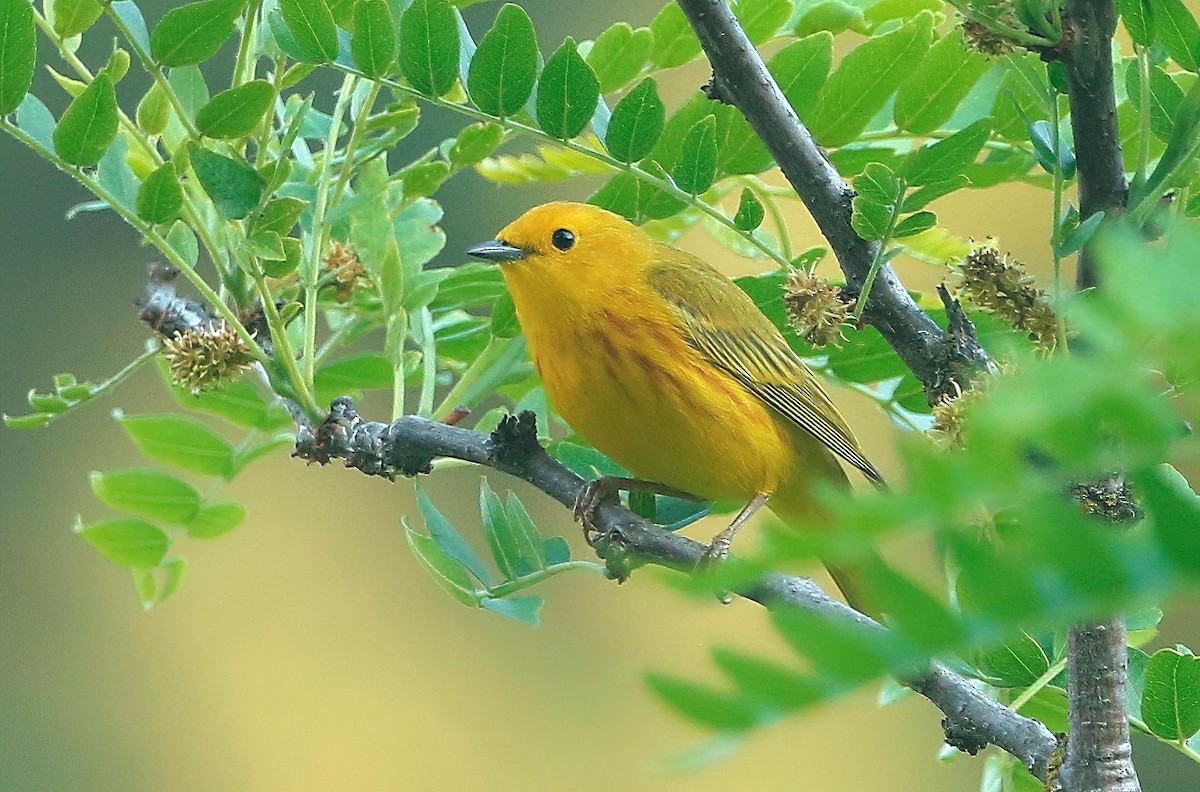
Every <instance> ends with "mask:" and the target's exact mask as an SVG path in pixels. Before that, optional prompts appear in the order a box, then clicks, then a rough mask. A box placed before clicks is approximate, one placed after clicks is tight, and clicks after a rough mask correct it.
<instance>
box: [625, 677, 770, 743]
mask: <svg viewBox="0 0 1200 792" xmlns="http://www.w3.org/2000/svg"><path fill="white" fill-rule="evenodd" d="M646 684H648V685H649V686H650V689H651V690H653V691H654V693H655V694H656V695H657V696H658V697H659V698H661V699H662V700H663V701H664V702H666V703H667V705H668V706H670V707H671V709H673V710H675V711H676V712H678V713H679V714H681V715H683V716H684V717H685V718H687V719H689V720H692V721H695V722H696V723H699V724H700V725H701V726H707V727H708V728H710V729H716V730H717V731H727V732H739V731H746V730H747V729H749V728H751V727H752V726H754V724H755V721H756V718H755V714H754V706H753V705H752V704H751V703H750V702H748V701H745V700H744V699H741V698H739V697H737V696H735V695H731V694H729V693H722V692H720V691H717V690H713V689H712V688H710V687H706V686H704V685H697V684H696V683H694V682H686V681H684V680H682V679H675V678H674V677H669V676H666V675H664V674H655V673H649V674H646Z"/></svg>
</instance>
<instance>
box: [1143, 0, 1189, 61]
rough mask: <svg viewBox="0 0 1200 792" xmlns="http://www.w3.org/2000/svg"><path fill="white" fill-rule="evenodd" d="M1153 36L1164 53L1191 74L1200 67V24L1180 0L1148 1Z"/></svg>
mask: <svg viewBox="0 0 1200 792" xmlns="http://www.w3.org/2000/svg"><path fill="white" fill-rule="evenodd" d="M1150 11H1151V16H1152V17H1153V20H1154V33H1155V38H1157V39H1158V40H1159V41H1160V42H1162V45H1163V46H1164V47H1166V48H1167V53H1168V54H1169V55H1170V56H1171V57H1172V58H1173V59H1174V61H1175V62H1176V63H1178V64H1179V65H1180V66H1182V67H1183V68H1185V69H1187V70H1188V71H1190V72H1194V71H1196V70H1197V67H1198V66H1200V25H1197V24H1196V18H1195V17H1193V16H1192V13H1191V11H1189V10H1188V8H1187V6H1186V5H1184V4H1183V0H1150Z"/></svg>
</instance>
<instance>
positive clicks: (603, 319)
mask: <svg viewBox="0 0 1200 792" xmlns="http://www.w3.org/2000/svg"><path fill="white" fill-rule="evenodd" d="M468 253H469V254H470V255H472V256H475V257H477V258H482V259H486V260H490V261H495V262H497V263H498V264H499V265H500V269H501V272H502V273H503V275H504V279H505V281H506V283H507V284H508V288H509V291H510V292H511V293H512V298H513V303H514V305H515V306H516V309H517V316H518V318H519V319H520V321H521V327H522V328H523V330H524V332H525V337H526V339H527V340H528V343H529V349H530V352H531V354H532V357H533V361H534V365H535V366H536V367H537V370H538V373H539V375H540V376H541V378H542V382H543V383H544V384H545V386H546V393H547V394H548V395H549V397H550V399H551V400H552V401H553V402H554V404H555V406H556V407H557V408H558V411H559V413H560V414H561V415H562V417H563V418H565V419H566V420H567V422H568V423H569V424H570V425H571V426H572V428H574V429H575V430H576V431H577V432H579V433H580V434H581V435H582V436H583V437H585V438H587V439H588V440H589V441H590V442H591V443H592V444H593V445H595V447H596V448H597V449H599V450H600V451H602V452H603V453H605V454H607V455H608V456H609V457H611V458H612V459H613V460H615V461H616V462H618V463H620V464H621V465H623V466H624V467H626V468H628V469H629V470H630V471H632V472H633V473H634V474H635V475H637V476H639V477H642V478H644V479H646V480H647V481H649V482H655V483H658V484H661V485H666V486H667V487H670V488H674V489H677V490H682V491H684V492H688V493H693V494H695V495H697V496H700V497H702V498H706V499H712V500H720V501H740V502H746V503H747V507H746V508H745V509H743V510H742V513H741V514H739V515H738V517H737V518H736V519H735V520H734V522H733V524H731V525H730V527H729V528H728V529H726V530H725V531H723V532H722V533H721V534H718V536H717V537H715V538H714V540H713V543H712V545H710V553H712V554H713V555H714V556H720V555H723V554H724V553H725V552H727V551H728V548H729V543H730V541H731V540H732V538H733V534H734V533H735V532H736V531H737V529H738V528H739V527H740V526H741V525H742V523H744V522H745V520H746V519H747V518H748V517H749V516H750V514H752V513H753V512H754V511H755V510H756V509H757V508H759V507H760V506H762V505H763V503H766V504H767V505H768V508H770V509H771V510H772V511H773V512H775V514H776V515H777V516H779V517H780V519H782V520H783V521H784V522H788V523H791V522H795V521H797V520H802V519H806V518H811V517H813V516H814V513H815V504H814V503H813V501H812V488H813V485H814V483H816V482H820V481H829V482H833V483H835V484H838V485H841V486H848V482H847V478H846V474H845V472H844V471H843V469H842V467H841V465H840V464H839V459H840V460H841V461H843V462H846V463H849V464H850V465H852V466H853V467H855V468H858V469H859V470H860V471H862V472H863V473H864V474H865V475H866V476H867V477H868V478H870V479H871V480H872V481H875V482H881V481H882V479H881V477H880V475H879V472H878V471H877V470H876V469H875V467H874V466H873V465H872V464H871V463H870V462H869V461H867V459H866V457H865V456H864V455H863V453H862V451H861V450H860V448H859V445H858V441H857V440H856V439H855V438H854V435H853V434H852V433H851V431H850V429H849V427H848V426H847V425H846V422H845V420H844V419H843V418H842V416H841V415H840V414H839V413H838V411H837V408H835V407H834V406H833V403H832V402H830V400H829V397H828V396H827V395H826V394H825V391H824V390H823V389H822V388H821V385H820V384H819V383H818V381H817V380H816V378H815V377H814V376H813V374H812V372H811V371H810V370H809V369H808V367H807V366H805V365H804V363H803V362H802V361H801V360H800V359H799V358H798V357H796V354H795V353H794V352H793V351H792V350H791V348H790V347H789V346H788V344H787V342H786V341H785V340H784V338H783V336H782V334H780V332H779V330H778V329H776V327H775V326H774V325H773V324H772V323H771V322H770V320H768V319H767V318H766V317H765V316H763V314H762V312H761V311H759V309H758V307H757V306H756V305H755V304H754V302H753V301H752V300H751V299H750V297H749V296H747V295H746V293H745V292H743V291H742V290H741V289H739V288H738V287H737V285H736V284H735V283H733V281H731V280H729V279H728V278H726V277H725V276H724V275H722V274H721V273H720V272H718V271H717V270H715V269H713V268H712V267H710V266H709V265H707V264H705V263H704V262H702V261H700V260H699V259H697V258H696V257H694V256H692V255H689V254H688V253H685V252H683V251H681V250H678V249H676V248H673V247H671V246H669V245H664V244H661V243H658V242H655V241H654V240H652V239H650V238H649V237H648V236H646V234H645V233H644V232H643V231H642V230H641V229H639V228H638V227H637V226H635V225H633V224H632V223H630V222H629V221H627V220H625V219H624V218H622V217H620V216H619V215H616V214H613V213H612V212H608V211H606V210H604V209H600V208H598V207H595V206H590V205H587V204H576V203H565V202H559V203H549V204H545V205H543V206H538V207H535V208H534V209H531V210H529V211H528V212H526V213H525V214H524V215H522V216H521V217H520V218H518V219H517V220H516V221H514V222H513V223H512V224H510V225H509V226H507V227H506V228H504V229H503V230H502V231H501V232H500V233H499V235H498V236H497V238H496V239H494V240H492V241H489V242H485V243H483V244H481V245H477V246H476V247H474V248H472V249H471V250H469V251H468ZM622 483H623V484H624V485H625V488H628V486H629V484H630V483H629V482H628V481H623V482H622ZM634 486H636V485H634ZM831 571H833V570H831ZM835 578H837V582H838V584H839V586H841V587H842V588H843V591H845V593H846V594H847V596H848V597H850V598H851V599H857V598H858V597H857V596H856V595H855V594H852V593H851V592H850V591H848V590H846V589H847V584H850V583H851V581H849V580H844V579H843V578H842V576H841V575H838V574H837V573H836V572H835Z"/></svg>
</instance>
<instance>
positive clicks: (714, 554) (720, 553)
mask: <svg viewBox="0 0 1200 792" xmlns="http://www.w3.org/2000/svg"><path fill="white" fill-rule="evenodd" d="M731 543H732V542H731V537H729V536H726V532H725V531H722V532H721V533H719V534H717V535H716V536H714V537H713V540H712V542H710V543H709V545H708V547H706V548H705V549H704V554H703V555H701V556H700V560H699V561H697V562H696V569H695V574H698V575H710V574H712V573H714V572H716V571H717V570H718V569H720V567H721V565H722V564H724V563H725V561H726V559H728V558H729V546H730V544H731ZM713 593H714V594H716V595H717V599H718V600H720V602H721V604H722V605H728V604H729V603H731V602H733V592H731V591H726V590H724V589H721V588H718V589H716V590H715V591H714V592H713Z"/></svg>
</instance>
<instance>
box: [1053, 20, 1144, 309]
mask: <svg viewBox="0 0 1200 792" xmlns="http://www.w3.org/2000/svg"><path fill="white" fill-rule="evenodd" d="M1063 24H1064V25H1065V26H1066V27H1067V31H1068V34H1067V36H1066V39H1065V40H1066V41H1067V42H1069V46H1068V48H1067V52H1066V54H1065V56H1064V57H1063V58H1062V64H1063V69H1064V70H1065V72H1066V78H1067V99H1068V100H1069V101H1070V103H1071V131H1072V133H1073V135H1072V136H1073V137H1074V139H1075V162H1076V166H1077V168H1078V170H1077V173H1078V179H1079V214H1080V219H1081V220H1086V219H1087V218H1089V217H1091V216H1092V215H1093V214H1095V213H1096V212H1107V213H1109V214H1112V213H1113V212H1119V211H1122V210H1124V208H1125V201H1126V199H1127V198H1128V189H1127V185H1126V183H1125V164H1124V161H1123V160H1122V159H1121V134H1120V131H1119V130H1118V128H1117V100H1116V93H1115V90H1114V87H1113V68H1112V37H1113V31H1114V30H1116V27H1117V9H1116V4H1115V3H1113V2H1112V0H1066V4H1065V6H1064V7H1063ZM1075 280H1076V283H1077V285H1078V286H1079V288H1080V289H1086V288H1089V287H1092V286H1095V285H1096V265H1095V261H1094V260H1093V254H1092V251H1091V247H1090V246H1088V247H1085V248H1084V249H1083V251H1082V252H1080V254H1079V266H1078V270H1077V272H1076V277H1075Z"/></svg>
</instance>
